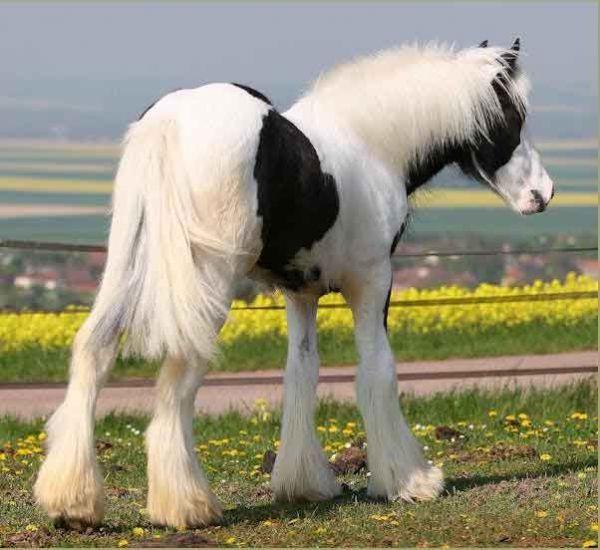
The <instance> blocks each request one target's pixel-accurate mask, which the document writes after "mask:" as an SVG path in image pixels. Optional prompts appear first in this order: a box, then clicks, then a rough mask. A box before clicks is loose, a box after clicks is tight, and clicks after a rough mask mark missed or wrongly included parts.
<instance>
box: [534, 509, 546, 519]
mask: <svg viewBox="0 0 600 550" xmlns="http://www.w3.org/2000/svg"><path fill="white" fill-rule="evenodd" d="M547 516H548V512H546V510H538V511H537V512H536V513H535V517H536V518H545V517H547Z"/></svg>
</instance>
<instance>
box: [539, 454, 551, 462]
mask: <svg viewBox="0 0 600 550" xmlns="http://www.w3.org/2000/svg"><path fill="white" fill-rule="evenodd" d="M540 460H543V461H544V462H548V461H549V460H552V455H550V454H548V453H544V454H541V455H540Z"/></svg>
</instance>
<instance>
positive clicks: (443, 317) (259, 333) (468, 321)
mask: <svg viewBox="0 0 600 550" xmlns="http://www.w3.org/2000/svg"><path fill="white" fill-rule="evenodd" d="M578 291H595V292H597V291H598V282H597V281H595V280H593V279H591V278H589V277H585V276H578V275H575V274H569V275H568V276H567V277H566V279H565V280H564V281H558V280H555V281H551V282H541V281H536V282H535V283H534V284H532V285H526V286H522V287H503V286H496V285H490V284H481V285H479V286H478V287H477V288H476V289H474V290H470V289H466V288H461V287H458V286H443V287H439V288H436V289H427V290H418V289H408V290H403V291H396V292H394V293H393V296H392V301H394V300H427V299H439V298H477V297H490V296H511V295H522V294H525V295H538V294H544V293H570V292H578ZM340 302H342V298H341V296H340V295H335V294H332V295H328V296H325V297H323V298H322V299H321V301H320V303H321V304H336V303H340ZM233 305H234V307H245V306H246V305H247V304H246V303H245V302H242V301H236V302H235V303H234V304H233ZM250 305H252V306H273V305H283V297H282V296H281V295H279V294H276V295H274V296H259V297H257V298H256V299H255V300H254V302H253V303H252V304H250ZM597 311H598V301H597V299H581V300H554V301H531V302H517V303H492V304H469V305H442V306H416V307H392V308H391V309H390V315H389V322H388V327H389V330H390V331H391V332H392V333H394V332H402V333H404V334H419V335H423V334H430V333H443V332H445V331H460V332H464V333H467V334H476V333H478V332H480V331H483V330H487V329H493V328H495V327H498V328H502V327H514V326H519V325H529V324H531V323H543V324H545V325H549V326H554V327H557V326H558V327H560V326H564V327H568V326H571V325H574V324H577V323H578V322H581V321H584V320H591V319H594V317H596V316H597ZM86 315H87V313H80V312H72V313H71V312H66V313H60V314H34V313H32V314H4V315H0V351H5V352H6V351H19V350H21V349H24V348H27V347H30V346H41V347H42V348H44V349H56V348H62V347H67V346H70V345H71V342H72V340H73V337H74V335H75V333H76V332H77V329H78V328H79V327H80V326H81V324H82V322H83V321H84V319H85V317H86ZM318 326H319V330H320V331H322V332H333V331H344V332H345V331H349V330H351V328H352V314H351V312H350V310H348V309H347V308H339V309H320V310H319V314H318ZM285 334H286V321H285V313H284V311H282V310H258V311H257V310H233V311H231V313H230V315H229V320H228V322H227V323H226V325H225V326H224V328H223V330H222V332H221V336H220V338H221V341H222V343H224V344H226V345H228V346H229V345H234V344H235V342H236V341H241V340H254V339H262V338H273V337H275V338H281V337H283V336H285Z"/></svg>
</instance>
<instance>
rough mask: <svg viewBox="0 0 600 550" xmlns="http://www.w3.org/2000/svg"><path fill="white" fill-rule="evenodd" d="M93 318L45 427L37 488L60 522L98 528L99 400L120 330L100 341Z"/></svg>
mask: <svg viewBox="0 0 600 550" xmlns="http://www.w3.org/2000/svg"><path fill="white" fill-rule="evenodd" d="M96 319H97V316H96V315H94V313H92V314H91V315H90V317H88V319H87V320H86V322H85V323H84V324H83V326H82V327H81V329H80V330H79V332H78V333H77V336H76V338H75V342H74V344H73V351H72V358H71V372H70V380H69V386H68V389H67V394H66V397H65V400H64V402H63V403H62V405H61V406H60V407H59V408H58V409H57V410H56V412H55V413H54V414H53V415H52V417H51V418H50V420H49V421H48V424H47V427H46V429H47V432H48V440H47V449H48V454H47V456H46V459H45V461H44V463H43V465H42V467H41V469H40V472H39V474H38V478H37V481H36V483H35V489H34V490H35V496H36V499H37V501H38V502H39V503H40V504H41V505H42V506H43V507H44V508H45V510H46V511H47V513H48V515H49V516H50V517H51V518H53V519H54V520H55V521H56V522H57V523H64V524H65V525H67V526H69V527H73V528H81V527H83V526H84V525H94V524H97V523H99V522H100V520H101V519H102V516H103V513H104V496H103V488H102V478H101V476H100V473H99V470H98V464H97V462H96V453H95V448H94V416H95V410H96V398H97V397H98V392H99V391H100V388H101V387H102V385H103V383H104V381H105V379H106V377H107V375H108V373H109V371H110V369H111V367H112V366H113V364H114V361H115V357H116V354H117V347H118V341H119V333H118V330H117V329H115V330H114V331H112V333H110V335H109V337H108V338H107V341H103V342H99V341H98V339H97V338H96V337H95V334H94V329H95V327H96V326H97V320H96Z"/></svg>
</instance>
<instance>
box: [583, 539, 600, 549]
mask: <svg viewBox="0 0 600 550" xmlns="http://www.w3.org/2000/svg"><path fill="white" fill-rule="evenodd" d="M581 547H582V548H597V547H598V541H597V540H584V541H583V544H582V545H581Z"/></svg>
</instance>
